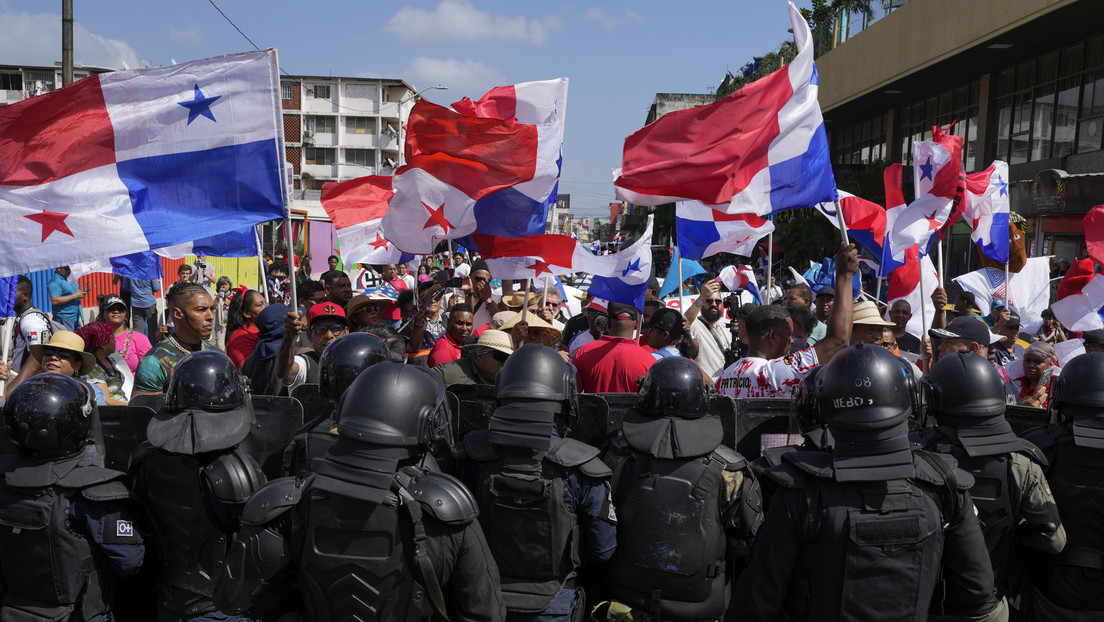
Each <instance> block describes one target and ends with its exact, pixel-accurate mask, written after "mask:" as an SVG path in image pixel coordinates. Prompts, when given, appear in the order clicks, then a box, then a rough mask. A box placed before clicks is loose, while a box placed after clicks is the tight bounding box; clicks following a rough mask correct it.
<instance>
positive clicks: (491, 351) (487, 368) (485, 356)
mask: <svg viewBox="0 0 1104 622" xmlns="http://www.w3.org/2000/svg"><path fill="white" fill-rule="evenodd" d="M460 349H461V350H463V352H464V356H461V357H460V358H459V359H457V360H455V361H449V362H448V363H441V364H440V365H438V366H436V367H434V368H433V371H434V372H436V373H437V375H438V376H440V377H441V381H442V382H444V383H445V387H451V386H452V385H455V384H494V383H495V376H496V375H497V374H498V370H500V369H502V364H503V363H505V362H506V359H507V358H509V356H510V354H511V353H513V351H514V346H513V343H511V342H510V335H509V334H507V333H504V332H502V331H500V330H485V331H483V334H482V335H480V336H479V341H476V342H475V343H471V344H467V345H463V346H460Z"/></svg>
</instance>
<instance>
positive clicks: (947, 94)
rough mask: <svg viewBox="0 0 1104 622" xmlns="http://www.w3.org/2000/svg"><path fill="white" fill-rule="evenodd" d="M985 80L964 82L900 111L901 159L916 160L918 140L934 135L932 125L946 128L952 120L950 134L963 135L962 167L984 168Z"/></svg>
mask: <svg viewBox="0 0 1104 622" xmlns="http://www.w3.org/2000/svg"><path fill="white" fill-rule="evenodd" d="M980 93H981V83H980V82H972V83H970V84H963V85H960V86H958V87H956V88H953V89H951V90H949V91H944V92H943V93H940V94H938V95H935V96H934V97H928V98H926V99H925V100H923V101H920V102H916V103H914V104H912V105H910V106H903V107H901V109H900V110H899V111H898V115H897V127H896V130H897V131H896V133H897V136H899V137H900V139H899V140H900V143H899V144H900V147H901V162H903V163H904V164H906V165H909V164H912V148H913V144H914V143H916V142H917V141H922V140H931V139H932V126H934V125H938V126H940V127H942V128H944V129H946V128H947V126H949V125H950V124H951V123H952V122H954V126H953V127H951V129H950V134H951V135H954V136H962V137H963V141H962V167H963V168H964V169H965V170H967V171H973V170H977V168H979V167H981V168H984V166H985V165H982V164H980V163H979V162H978V158H980V154H979V153H978V151H979V145H978V144H977V133H978V132H977V118H978V99H979V97H980Z"/></svg>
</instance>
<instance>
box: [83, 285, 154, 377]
mask: <svg viewBox="0 0 1104 622" xmlns="http://www.w3.org/2000/svg"><path fill="white" fill-rule="evenodd" d="M96 321H97V322H106V323H107V325H108V326H109V327H110V328H111V331H112V334H113V335H114V336H115V352H116V353H117V354H118V355H119V356H120V357H122V359H123V360H124V361H126V364H127V368H128V369H130V372H131V373H132V374H133V373H135V372H137V371H138V361H139V360H140V359H141V358H142V357H143V356H145V355H146V353H147V352H149V351H150V348H151V347H152V345H151V344H150V342H149V339H147V338H146V336H145V335H144V334H142V333H140V332H138V331H137V330H131V329H130V328H128V327H127V306H126V303H125V302H123V299H122V298H120V297H118V296H105V297H104V298H103V300H101V301H100V312H99V314H98V315H97V316H96Z"/></svg>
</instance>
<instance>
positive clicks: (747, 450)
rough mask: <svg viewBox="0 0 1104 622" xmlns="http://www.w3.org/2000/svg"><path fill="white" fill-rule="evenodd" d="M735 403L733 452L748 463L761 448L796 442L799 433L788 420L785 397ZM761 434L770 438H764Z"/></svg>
mask: <svg viewBox="0 0 1104 622" xmlns="http://www.w3.org/2000/svg"><path fill="white" fill-rule="evenodd" d="M734 402H735V403H736V439H735V440H736V447H735V448H736V451H738V452H740V454H741V455H743V456H744V457H745V458H747V459H748V460H754V459H755V458H758V457H759V456H760V454H761V453H762V449H763V447H774V446H779V445H792V444H795V443H800V442H801V439H800V430H797V429H795V426H794V424H793V421H792V418H791V417H790V400H789V399H788V398H780V397H769V398H741V399H738V400H734ZM764 435H770V436H767V437H766V438H764Z"/></svg>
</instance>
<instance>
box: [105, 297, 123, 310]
mask: <svg viewBox="0 0 1104 622" xmlns="http://www.w3.org/2000/svg"><path fill="white" fill-rule="evenodd" d="M115 305H122V306H124V307H125V306H127V303H126V302H125V301H124V300H123V299H122V298H119V297H118V296H108V297H107V298H104V301H103V308H104V310H107V309H110V308H111V307H114V306H115Z"/></svg>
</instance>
